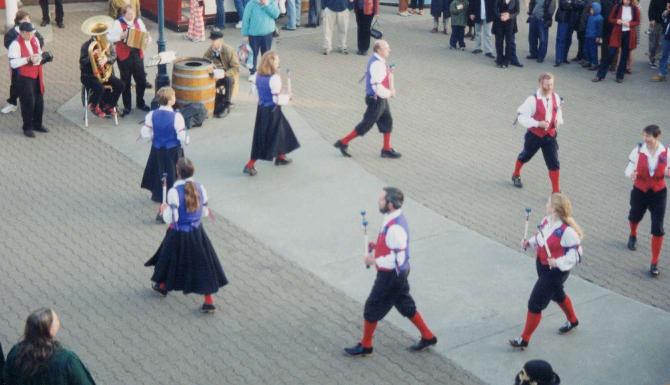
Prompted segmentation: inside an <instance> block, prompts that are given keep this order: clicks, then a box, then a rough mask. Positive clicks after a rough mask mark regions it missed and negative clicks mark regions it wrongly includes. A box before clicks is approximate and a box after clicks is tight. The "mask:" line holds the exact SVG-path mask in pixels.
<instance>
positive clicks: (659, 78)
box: [649, 75, 665, 82]
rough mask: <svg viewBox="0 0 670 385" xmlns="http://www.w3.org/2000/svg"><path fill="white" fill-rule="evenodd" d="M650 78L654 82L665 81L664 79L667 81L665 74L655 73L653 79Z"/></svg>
mask: <svg viewBox="0 0 670 385" xmlns="http://www.w3.org/2000/svg"><path fill="white" fill-rule="evenodd" d="M649 80H651V81H652V82H664V81H665V76H663V75H654V76H652V77H651V79H649Z"/></svg>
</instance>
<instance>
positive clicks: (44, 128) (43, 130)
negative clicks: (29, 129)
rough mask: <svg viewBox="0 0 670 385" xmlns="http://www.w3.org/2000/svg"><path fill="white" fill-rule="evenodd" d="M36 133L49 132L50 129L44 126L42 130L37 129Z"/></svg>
mask: <svg viewBox="0 0 670 385" xmlns="http://www.w3.org/2000/svg"><path fill="white" fill-rule="evenodd" d="M35 131H37V132H49V129H48V128H46V127H44V126H42V127H40V128H36V129H35Z"/></svg>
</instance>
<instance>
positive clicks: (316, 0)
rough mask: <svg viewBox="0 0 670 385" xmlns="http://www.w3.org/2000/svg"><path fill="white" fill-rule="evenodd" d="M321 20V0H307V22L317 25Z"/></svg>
mask: <svg viewBox="0 0 670 385" xmlns="http://www.w3.org/2000/svg"><path fill="white" fill-rule="evenodd" d="M320 20H321V0H309V12H308V13H307V22H308V23H309V24H312V25H319V21H320Z"/></svg>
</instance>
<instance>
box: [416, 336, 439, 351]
mask: <svg viewBox="0 0 670 385" xmlns="http://www.w3.org/2000/svg"><path fill="white" fill-rule="evenodd" d="M436 344H437V337H433V338H431V339H429V340H426V339H423V338H421V340H420V341H419V342H417V343H415V344H414V345H412V346H410V350H412V351H413V352H420V351H422V350H424V349H426V348H429V347H431V346H433V345H436Z"/></svg>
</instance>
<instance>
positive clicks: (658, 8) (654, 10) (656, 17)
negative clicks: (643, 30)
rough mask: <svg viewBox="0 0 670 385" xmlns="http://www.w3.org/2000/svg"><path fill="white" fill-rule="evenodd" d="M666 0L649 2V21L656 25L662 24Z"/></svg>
mask: <svg viewBox="0 0 670 385" xmlns="http://www.w3.org/2000/svg"><path fill="white" fill-rule="evenodd" d="M665 3H666V0H651V2H649V12H648V13H647V16H648V17H649V21H652V20H653V21H655V22H657V23H663V11H665Z"/></svg>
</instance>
